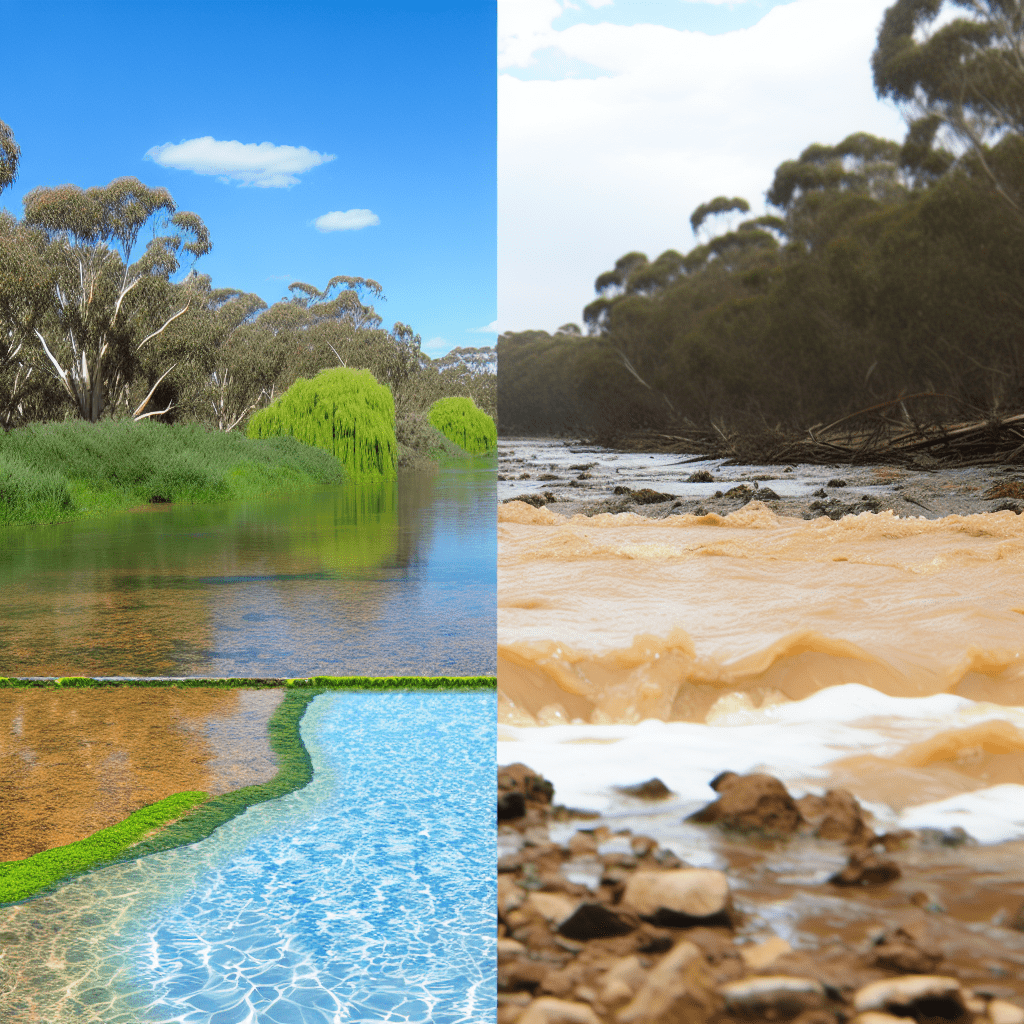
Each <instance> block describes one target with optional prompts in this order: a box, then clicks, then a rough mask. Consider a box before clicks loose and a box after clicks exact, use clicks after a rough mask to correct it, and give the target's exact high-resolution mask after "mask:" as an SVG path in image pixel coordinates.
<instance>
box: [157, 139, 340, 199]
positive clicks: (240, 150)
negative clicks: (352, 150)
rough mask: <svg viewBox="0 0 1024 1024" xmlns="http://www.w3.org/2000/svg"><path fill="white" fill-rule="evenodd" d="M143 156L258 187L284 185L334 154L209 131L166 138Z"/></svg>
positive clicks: (175, 166)
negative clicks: (176, 139) (171, 139)
mask: <svg viewBox="0 0 1024 1024" xmlns="http://www.w3.org/2000/svg"><path fill="white" fill-rule="evenodd" d="M146 159H147V160H152V161H153V162H154V163H158V164H159V165H160V166H161V167H174V168H176V169H178V170H181V171H194V172H195V173H196V174H216V175H219V176H220V179H221V181H223V182H225V183H228V182H231V181H238V182H241V183H242V184H243V185H256V186H257V187H258V188H288V187H289V186H291V185H297V184H298V183H299V179H298V175H299V174H302V173H303V172H305V171H308V170H310V169H311V168H313V167H318V166H319V165H320V164H326V163H330V161H331V160H334V159H335V157H334V155H333V154H329V153H317V152H315V151H314V150H311V149H307V148H306V147H305V146H275V145H274V144H273V143H272V142H261V143H259V144H257V143H255V142H247V143H242V142H221V141H219V140H217V139H215V138H213V137H212V136H210V135H206V136H204V137H203V138H201V139H186V140H185V141H184V142H179V143H177V144H175V143H172V142H166V143H164V145H162V146H153V147H152V148H151V149H149V150H147V151H146Z"/></svg>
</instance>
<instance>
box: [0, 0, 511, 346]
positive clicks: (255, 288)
mask: <svg viewBox="0 0 1024 1024" xmlns="http://www.w3.org/2000/svg"><path fill="white" fill-rule="evenodd" d="M40 22H44V23H45V45H43V46H29V45H26V46H11V47H8V48H7V52H6V54H5V67H4V88H3V94H2V96H0V120H2V121H5V122H6V123H7V124H8V125H9V126H10V128H11V130H12V131H13V133H14V137H15V140H16V141H17V143H18V145H19V146H20V147H21V153H22V158H21V166H20V171H19V176H18V180H17V181H16V182H15V184H14V185H13V187H11V188H9V189H7V190H6V191H4V192H3V194H2V195H0V206H2V207H4V208H6V209H7V210H9V211H10V212H11V213H13V214H15V215H16V216H19V217H20V216H21V214H22V205H21V199H22V196H23V195H25V193H26V192H28V191H30V190H31V189H33V188H36V187H37V186H54V185H62V184H69V183H70V184H75V185H79V186H81V187H83V188H88V187H90V186H93V185H106V184H108V183H109V182H110V181H112V180H113V179H115V178H119V177H126V176H134V177H136V178H139V179H140V180H141V181H142V182H144V183H145V184H146V185H149V186H151V187H156V186H162V187H164V188H166V189H168V191H169V192H170V193H171V195H172V197H173V198H174V201H175V203H176V204H177V207H178V209H179V210H190V211H192V212H194V213H197V214H198V215H199V216H200V217H201V218H202V219H203V221H204V222H205V224H206V226H207V227H208V228H209V230H210V236H211V240H212V242H213V250H212V252H211V253H210V254H209V255H208V256H205V257H203V258H202V259H201V260H199V261H198V263H197V264H196V269H197V270H198V271H199V272H200V273H205V274H210V275H211V276H212V278H213V286H214V287H215V288H223V287H230V288H238V289H240V290H242V291H246V292H254V293H256V294H258V295H259V296H261V297H262V298H263V299H264V301H266V302H267V303H268V304H272V303H273V302H275V301H276V300H278V299H280V298H283V297H284V296H285V295H286V294H287V287H288V285H289V284H291V283H292V282H293V281H305V282H307V283H309V284H312V285H315V286H316V287H318V288H323V287H324V286H325V285H326V284H327V282H328V280H329V279H330V278H332V277H334V276H335V275H338V274H345V275H349V276H354V277H367V278H373V279H375V280H377V281H379V282H380V284H381V285H382V286H383V288H384V294H385V296H386V298H387V301H386V302H380V301H375V302H374V305H375V307H376V309H377V312H378V313H380V315H381V316H382V317H383V318H384V324H385V326H386V327H389V328H390V327H391V325H392V324H393V323H394V322H395V321H401V322H403V323H406V324H409V325H410V326H411V327H412V328H413V329H414V330H415V331H416V332H417V333H419V334H420V335H421V336H422V338H423V349H424V351H425V352H427V353H428V354H429V355H431V356H434V357H437V356H439V355H442V354H444V353H445V352H447V351H449V350H450V349H452V348H455V347H466V346H470V347H476V346H480V345H489V344H493V342H494V339H495V334H494V331H493V324H494V320H495V315H496V308H497V297H496V282H495V273H496V255H495V254H496V245H497V241H496V185H495V178H496V164H495V138H496V131H497V128H496V83H495V67H494V59H495V33H496V7H495V3H494V0H429V2H425V0H418V2H417V0H374V2H372V3H366V2H344V0H343V2H331V3H291V2H276V3H258V2H249V0H246V2H241V0H238V2H231V0H216V2H211V0H206V2H195V0H193V2H183V3H180V2H179V3H160V2H146V3H135V2H132V3H122V2H120V0H118V2H105V0H82V2H76V3H48V2H45V0H32V2H24V0H0V26H2V27H3V34H4V36H5V37H7V38H9V39H23V40H32V39H38V38H39V34H40ZM230 143H237V145H235V146H232V145H230ZM183 144H187V145H183ZM168 147H169V148H168ZM147 154H148V156H147ZM318 225H319V227H318ZM321 229H323V230H321ZM142 248H144V240H143V239H142V238H140V245H139V252H140V254H141V250H142ZM179 276H180V275H179ZM481 328H483V329H484V330H481ZM488 328H489V329H490V330H488Z"/></svg>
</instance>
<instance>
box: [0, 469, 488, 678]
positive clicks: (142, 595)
mask: <svg viewBox="0 0 1024 1024" xmlns="http://www.w3.org/2000/svg"><path fill="white" fill-rule="evenodd" d="M494 476H495V464H494V459H493V458H479V459H469V460H460V462H459V463H458V464H453V465H449V466H445V467H442V468H441V469H440V470H439V471H438V472H436V473H422V472H411V471H410V472H403V473H402V474H401V477H400V479H399V481H398V483H397V484H395V483H392V484H382V485H347V486H343V487H338V488H328V489H323V490H320V491H309V492H302V493H299V494H295V495H292V496H288V497H279V498H274V499H269V500H266V501H261V502H251V503H233V504H225V505H218V506H213V505H208V506H181V507H179V506H176V505H166V504H165V505H152V506H147V507H146V508H144V509H139V510H137V511H135V512H131V513H125V514H121V515H117V516H111V517H109V518H107V519H100V520H86V521H82V522H74V523H63V524H58V525H53V526H33V527H10V528H7V529H5V530H2V531H0V591H2V593H3V595H4V615H3V623H2V624H0V674H3V675H7V676H62V675H87V676H210V677H231V676H234V677H298V676H315V675H373V676H378V675H385V676H386V675H481V674H487V673H493V672H494V668H495V663H494V640H493V637H494V629H495V605H494V586H495V530H494V503H495V497H494Z"/></svg>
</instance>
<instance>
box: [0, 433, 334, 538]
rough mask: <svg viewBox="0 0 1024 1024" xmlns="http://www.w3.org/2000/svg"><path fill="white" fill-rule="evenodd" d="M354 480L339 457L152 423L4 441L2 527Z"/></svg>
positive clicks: (0, 445) (281, 441)
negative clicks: (145, 506) (153, 503)
mask: <svg viewBox="0 0 1024 1024" xmlns="http://www.w3.org/2000/svg"><path fill="white" fill-rule="evenodd" d="M344 480H345V473H344V470H343V468H342V467H341V466H340V465H339V464H338V462H337V460H336V459H332V458H330V456H328V455H327V454H326V453H325V452H322V451H319V450H318V449H315V448H310V447H309V446H308V445H304V444H301V443H299V442H298V441H296V440H295V439H293V438H290V437H276V438H268V439H266V440H262V441H255V440H252V439H250V438H248V437H245V436H243V435H241V434H237V433H222V432H221V431H212V430H207V429H206V428H205V427H202V426H198V425H169V424H165V423H155V422H153V421H150V420H146V421H143V422H140V423H133V422H131V421H128V420H107V421H104V422H101V423H86V422H84V421H72V422H67V423H44V424H38V425H33V426H28V427H21V428H19V429H17V430H12V431H10V432H9V433H6V434H3V433H0V525H14V524H28V523H54V522H62V521H65V520H70V519H81V518H86V517H90V516H97V515H104V514H107V513H110V512H117V511H124V510H126V509H130V508H136V507H138V506H139V505H144V504H146V503H148V502H153V501H158V502H162V501H172V502H180V503H183V504H208V503H213V502H220V501H231V500H237V499H244V498H255V497H260V496H264V495H269V494H277V493H282V492H289V491H296V490H302V489H307V488H311V487H318V486H323V485H329V484H339V483H342V482H344Z"/></svg>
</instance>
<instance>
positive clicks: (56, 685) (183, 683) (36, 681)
mask: <svg viewBox="0 0 1024 1024" xmlns="http://www.w3.org/2000/svg"><path fill="white" fill-rule="evenodd" d="M497 684H498V681H497V679H495V677H494V676H313V677H310V678H308V679H180V678H175V679H160V678H146V679H94V678H92V677H90V676H64V677H62V678H60V679H56V678H53V677H46V676H37V677H28V676H24V677H14V678H10V679H7V678H4V677H0V689H4V688H16V687H25V688H27V687H40V688H44V689H73V688H76V687H81V688H96V687H104V686H170V687H175V688H178V687H182V688H187V687H196V686H205V687H218V688H225V689H237V688H239V687H244V688H247V689H252V688H265V687H274V686H284V687H287V688H288V689H290V690H291V689H310V688H315V689H316V690H317V692H327V691H328V690H357V691H362V692H369V691H379V690H451V691H456V690H493V689H495V688H496V687H497Z"/></svg>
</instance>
